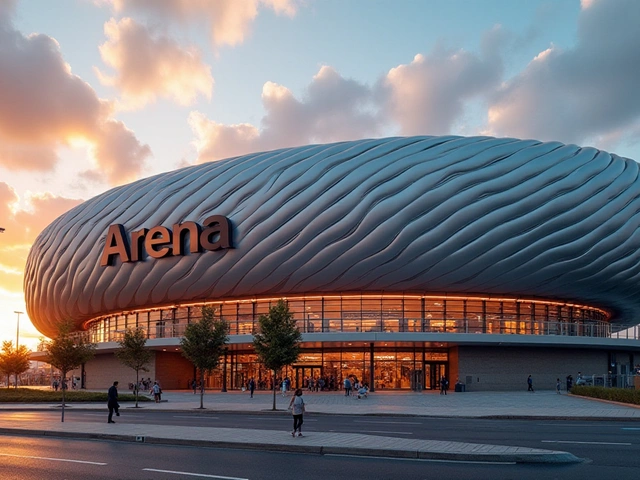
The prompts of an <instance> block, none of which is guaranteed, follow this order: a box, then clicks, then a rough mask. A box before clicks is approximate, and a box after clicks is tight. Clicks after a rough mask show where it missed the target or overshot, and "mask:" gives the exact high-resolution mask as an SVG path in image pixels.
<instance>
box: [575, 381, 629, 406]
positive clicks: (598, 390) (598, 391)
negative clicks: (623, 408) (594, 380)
mask: <svg viewBox="0 0 640 480" xmlns="http://www.w3.org/2000/svg"><path fill="white" fill-rule="evenodd" d="M571 393H572V394H574V395H580V396H582V397H591V398H600V399H602V400H611V401H613V402H621V403H630V404H632V405H640V390H633V389H630V388H605V387H589V386H584V385H574V386H573V387H572V388H571Z"/></svg>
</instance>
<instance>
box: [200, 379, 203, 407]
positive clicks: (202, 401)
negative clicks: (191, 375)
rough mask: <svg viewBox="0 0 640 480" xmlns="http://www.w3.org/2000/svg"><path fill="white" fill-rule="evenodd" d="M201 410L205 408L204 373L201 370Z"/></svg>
mask: <svg viewBox="0 0 640 480" xmlns="http://www.w3.org/2000/svg"><path fill="white" fill-rule="evenodd" d="M200 408H204V371H203V370H200Z"/></svg>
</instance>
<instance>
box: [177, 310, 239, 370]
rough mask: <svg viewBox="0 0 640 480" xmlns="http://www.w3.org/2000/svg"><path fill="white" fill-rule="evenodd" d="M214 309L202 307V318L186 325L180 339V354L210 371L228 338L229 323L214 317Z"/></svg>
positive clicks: (215, 365) (201, 368) (215, 364)
mask: <svg viewBox="0 0 640 480" xmlns="http://www.w3.org/2000/svg"><path fill="white" fill-rule="evenodd" d="M214 314H215V310H214V309H213V308H211V307H202V319H201V320H200V321H199V322H197V323H191V324H189V325H187V328H186V329H185V331H184V336H183V337H182V339H181V340H180V345H181V346H182V355H183V356H184V357H185V358H186V359H187V360H189V361H190V362H191V363H193V364H194V365H195V366H196V368H198V369H200V370H203V371H205V372H209V373H210V372H211V370H213V369H214V368H216V367H217V366H218V364H219V363H220V357H221V356H222V354H223V353H224V348H225V345H226V343H227V341H228V339H229V324H228V323H227V322H225V321H224V320H215V319H214Z"/></svg>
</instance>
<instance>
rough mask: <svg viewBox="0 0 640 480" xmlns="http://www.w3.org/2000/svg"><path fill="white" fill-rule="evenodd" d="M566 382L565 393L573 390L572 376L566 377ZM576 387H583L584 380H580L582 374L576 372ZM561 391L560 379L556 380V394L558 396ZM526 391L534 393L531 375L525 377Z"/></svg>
mask: <svg viewBox="0 0 640 480" xmlns="http://www.w3.org/2000/svg"><path fill="white" fill-rule="evenodd" d="M565 381H566V388H567V392H570V391H571V389H572V388H573V383H574V382H573V375H571V374H569V375H567V378H566V379H565ZM575 384H576V385H584V380H583V378H582V373H580V372H578V378H577V379H576V382H575ZM561 390H562V382H561V381H560V378H556V393H557V394H558V395H560V394H561ZM527 391H528V392H534V391H535V390H534V389H533V377H532V376H531V375H529V376H528V377H527Z"/></svg>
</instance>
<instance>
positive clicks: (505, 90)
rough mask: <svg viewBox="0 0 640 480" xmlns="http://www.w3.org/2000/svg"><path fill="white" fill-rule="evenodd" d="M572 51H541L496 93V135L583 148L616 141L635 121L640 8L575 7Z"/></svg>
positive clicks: (639, 106) (627, 3)
mask: <svg viewBox="0 0 640 480" xmlns="http://www.w3.org/2000/svg"><path fill="white" fill-rule="evenodd" d="M582 6H583V10H582V11H581V13H580V17H579V23H578V39H577V43H576V45H575V46H574V47H573V48H570V49H565V50H562V49H559V48H557V47H553V46H552V47H551V48H549V49H547V50H545V51H543V52H541V53H540V54H539V55H538V56H536V58H535V59H534V60H533V61H531V62H530V63H529V65H528V66H527V67H526V68H525V69H524V70H523V71H522V72H520V73H519V74H518V75H517V76H515V77H514V78H512V79H511V80H509V81H508V82H506V83H505V84H504V85H503V87H502V88H500V89H499V90H498V92H497V93H496V95H495V96H494V98H493V99H492V103H491V105H490V108H489V116H488V121H489V127H490V130H491V131H492V132H493V133H494V134H497V135H509V136H516V137H529V138H537V139H540V140H560V141H563V142H577V143H583V142H585V141H593V140H594V139H598V138H606V137H608V138H613V137H619V138H622V137H624V136H625V132H626V131H627V130H628V131H629V132H631V130H629V129H632V126H633V125H634V124H636V122H637V121H638V119H639V118H640V96H638V94H637V91H638V84H639V83H640V29H639V28H638V25H637V23H638V21H637V20H638V18H640V2H637V1H635V0H616V1H611V2H601V1H593V2H583V4H582Z"/></svg>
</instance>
